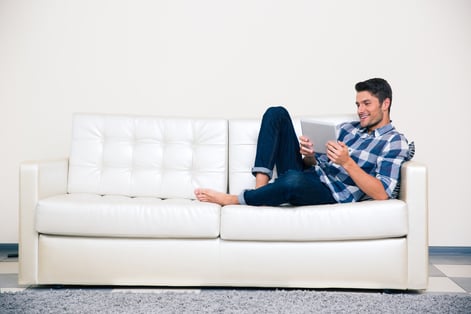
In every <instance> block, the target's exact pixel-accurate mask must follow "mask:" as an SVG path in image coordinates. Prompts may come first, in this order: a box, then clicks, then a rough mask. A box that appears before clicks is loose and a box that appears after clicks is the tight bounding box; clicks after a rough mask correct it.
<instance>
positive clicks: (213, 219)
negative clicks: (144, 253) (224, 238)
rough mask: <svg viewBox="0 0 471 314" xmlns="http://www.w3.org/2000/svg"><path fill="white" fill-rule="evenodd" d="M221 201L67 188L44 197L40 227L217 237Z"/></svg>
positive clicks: (120, 234) (102, 233)
mask: <svg viewBox="0 0 471 314" xmlns="http://www.w3.org/2000/svg"><path fill="white" fill-rule="evenodd" d="M219 218H220V206H219V205H216V204H211V203H201V202H198V201H192V200H188V199H165V200H164V199H158V198H151V197H135V198H131V197H126V196H100V195H92V194H78V193H77V194H65V195H58V196H54V197H49V198H46V199H43V200H40V201H39V203H38V205H37V211H36V230H37V231H38V232H39V233H45V234H55V235H69V236H97V237H98V236H99V237H146V238H217V237H218V236H219V229H220V228H219V227H220V225H219V223H220V219H219Z"/></svg>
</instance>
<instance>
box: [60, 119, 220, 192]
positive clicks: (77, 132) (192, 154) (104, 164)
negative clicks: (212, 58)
mask: <svg viewBox="0 0 471 314" xmlns="http://www.w3.org/2000/svg"><path fill="white" fill-rule="evenodd" d="M227 124H228V123H227V121H226V120H223V119H183V118H181V119H178V118H159V117H151V116H146V117H144V116H130V115H128V116H125V115H100V114H75V115H74V120H73V128H72V143H71V152H70V160H69V181H68V192H69V193H91V194H102V195H126V196H151V197H159V198H187V199H194V194H193V190H194V189H195V188H196V187H201V186H204V187H208V188H212V189H216V190H221V191H225V190H226V189H227V138H228V135H227Z"/></svg>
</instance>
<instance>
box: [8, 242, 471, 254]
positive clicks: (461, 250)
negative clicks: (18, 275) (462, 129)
mask: <svg viewBox="0 0 471 314" xmlns="http://www.w3.org/2000/svg"><path fill="white" fill-rule="evenodd" d="M0 252H9V253H15V252H16V253H17V254H18V243H0ZM428 252H429V254H430V255H471V246H429V247H428Z"/></svg>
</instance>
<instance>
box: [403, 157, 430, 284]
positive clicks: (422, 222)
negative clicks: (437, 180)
mask: <svg viewBox="0 0 471 314" xmlns="http://www.w3.org/2000/svg"><path fill="white" fill-rule="evenodd" d="M399 198H400V199H401V200H403V201H405V202H406V203H407V207H408V215H409V232H408V235H407V243H408V261H409V265H408V271H409V276H408V277H409V284H408V286H409V288H410V289H426V288H427V284H428V265H429V262H428V175H427V167H426V166H425V165H424V164H422V163H419V162H416V161H408V162H405V163H404V164H403V166H402V169H401V192H400V196H399Z"/></svg>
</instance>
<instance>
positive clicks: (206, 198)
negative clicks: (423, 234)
mask: <svg viewBox="0 0 471 314" xmlns="http://www.w3.org/2000/svg"><path fill="white" fill-rule="evenodd" d="M195 196H196V199H197V200H198V201H200V202H209V203H216V204H219V205H236V204H239V200H238V198H237V195H232V194H226V193H222V192H218V191H214V190H210V189H195Z"/></svg>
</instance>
